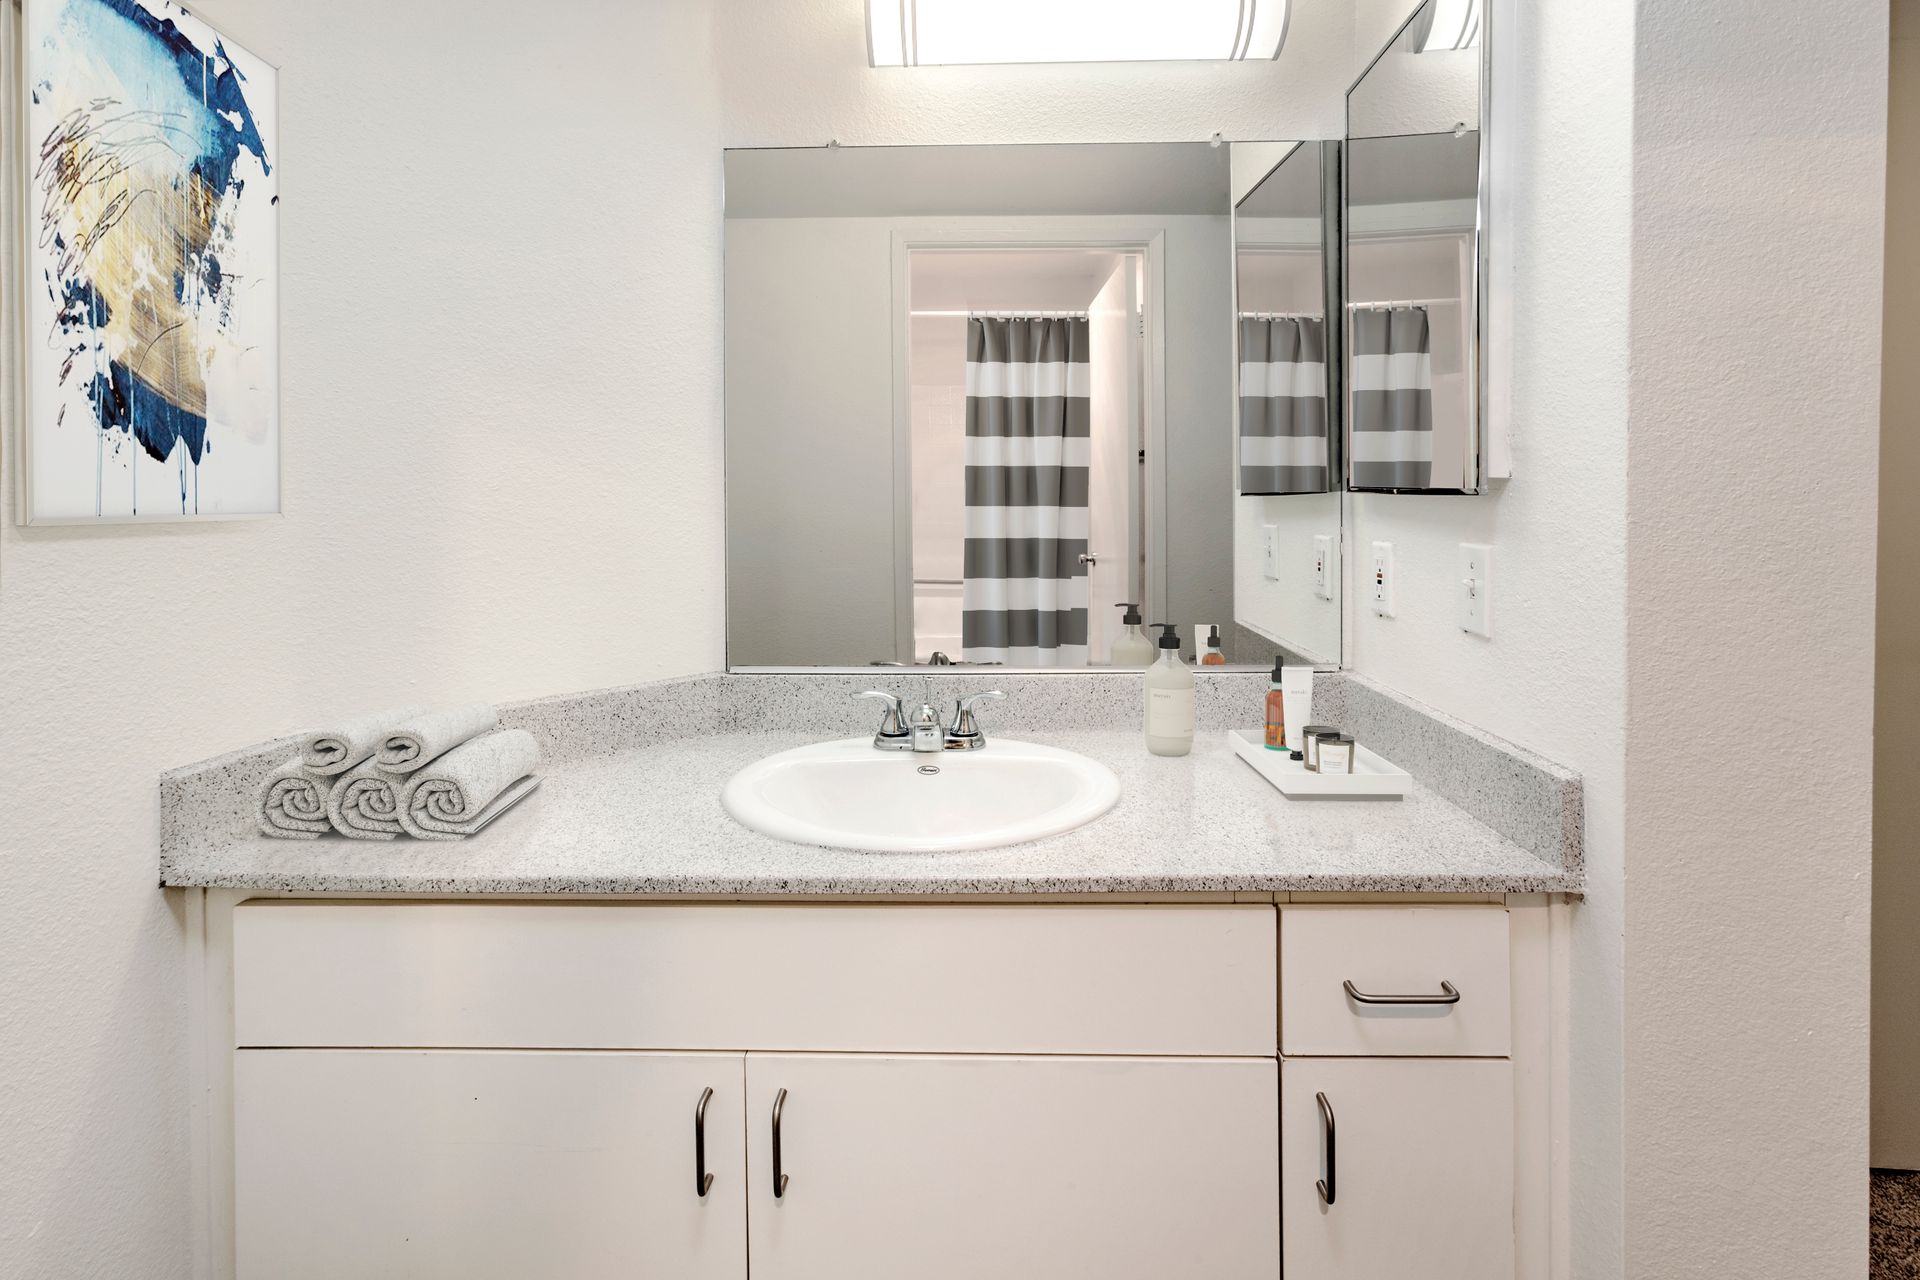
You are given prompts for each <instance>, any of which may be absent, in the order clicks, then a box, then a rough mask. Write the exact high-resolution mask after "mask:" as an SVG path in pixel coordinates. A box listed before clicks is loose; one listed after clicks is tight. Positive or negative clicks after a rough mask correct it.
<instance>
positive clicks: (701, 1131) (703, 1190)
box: [693, 1088, 713, 1200]
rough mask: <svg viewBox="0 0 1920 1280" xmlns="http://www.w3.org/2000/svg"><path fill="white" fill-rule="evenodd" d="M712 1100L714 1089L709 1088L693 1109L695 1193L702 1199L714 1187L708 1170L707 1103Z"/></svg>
mask: <svg viewBox="0 0 1920 1280" xmlns="http://www.w3.org/2000/svg"><path fill="white" fill-rule="evenodd" d="M712 1101H713V1090H712V1089H711V1088H708V1089H707V1090H706V1091H705V1092H703V1093H701V1095H700V1105H698V1106H696V1107H695V1108H694V1109H693V1194H695V1195H696V1196H699V1197H700V1198H701V1199H702V1200H704V1199H706V1198H707V1192H708V1191H710V1190H712V1188H713V1175H712V1174H710V1173H708V1172H707V1104H708V1103H709V1102H712Z"/></svg>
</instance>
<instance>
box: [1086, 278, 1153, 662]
mask: <svg viewBox="0 0 1920 1280" xmlns="http://www.w3.org/2000/svg"><path fill="white" fill-rule="evenodd" d="M1137 272H1138V267H1137V266H1136V265H1135V262H1134V259H1133V258H1132V257H1131V256H1123V257H1121V258H1120V259H1119V260H1118V261H1117V262H1116V263H1115V264H1114V268H1113V274H1112V275H1110V276H1108V277H1107V281H1106V283H1105V284H1103V285H1102V286H1101V287H1100V292H1099V293H1098V294H1097V295H1096V296H1095V297H1094V299H1093V302H1092V303H1091V304H1089V306H1088V308H1087V328H1088V345H1087V359H1088V375H1089V377H1090V378H1091V380H1092V387H1091V392H1090V395H1089V402H1088V416H1089V418H1090V420H1091V422H1092V432H1093V439H1092V442H1091V443H1092V446H1093V451H1092V459H1093V461H1092V468H1091V474H1090V476H1089V484H1088V490H1087V520H1088V526H1089V537H1088V543H1087V549H1088V551H1089V553H1090V554H1092V555H1094V556H1095V557H1096V560H1097V562H1096V563H1095V564H1093V565H1092V566H1091V567H1090V572H1089V573H1088V582H1087V612H1088V615H1089V621H1088V625H1087V645H1088V652H1089V653H1090V654H1091V655H1092V657H1091V660H1092V661H1093V662H1095V663H1100V664H1104V663H1105V662H1106V661H1107V655H1108V652H1109V651H1110V650H1111V649H1112V647H1113V639H1114V637H1115V636H1116V635H1118V634H1119V632H1120V614H1119V612H1118V611H1117V609H1116V608H1115V606H1116V605H1118V604H1120V603H1121V602H1123V601H1127V600H1135V601H1138V600H1140V597H1139V596H1138V595H1136V594H1134V593H1133V576H1134V575H1133V566H1134V564H1135V563H1136V562H1137V560H1138V558H1139V545H1140V537H1139V533H1138V530H1137V526H1138V519H1137V517H1136V515H1135V509H1136V506H1137V501H1138V500H1137V499H1136V497H1135V495H1134V491H1135V489H1136V479H1137V476H1136V473H1137V472H1138V470H1139V465H1138V462H1137V459H1138V456H1139V446H1138V445H1137V444H1135V440H1136V439H1137V438H1138V435H1139V432H1138V429H1137V427H1136V425H1135V424H1136V423H1137V422H1138V420H1139V415H1140V370H1139V360H1140V318H1139V295H1138V286H1137V283H1136V275H1137ZM1142 603H1143V604H1144V602H1142Z"/></svg>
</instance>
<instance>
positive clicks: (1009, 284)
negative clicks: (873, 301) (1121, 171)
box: [906, 247, 1149, 667]
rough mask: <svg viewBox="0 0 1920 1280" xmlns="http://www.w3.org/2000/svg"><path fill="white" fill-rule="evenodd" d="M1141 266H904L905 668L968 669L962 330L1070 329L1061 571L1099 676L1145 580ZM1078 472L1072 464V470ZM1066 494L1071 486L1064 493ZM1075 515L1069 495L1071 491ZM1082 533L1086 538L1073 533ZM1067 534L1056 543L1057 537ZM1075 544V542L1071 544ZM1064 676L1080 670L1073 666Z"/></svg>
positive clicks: (1021, 650) (1062, 260)
mask: <svg viewBox="0 0 1920 1280" xmlns="http://www.w3.org/2000/svg"><path fill="white" fill-rule="evenodd" d="M1145 275H1146V272H1145V256H1144V254H1142V253H1141V252H1139V251H1137V250H1129V249H1114V248H1097V247H1086V248H1075V247H1047V248H1004V249H1003V248H990V249H983V248H957V249H945V248H937V249H915V250H912V251H911V252H910V253H909V255H908V260H907V297H908V300H909V306H908V314H907V349H908V360H907V368H908V380H909V394H908V402H909V415H910V428H909V431H908V433H907V447H908V450H909V453H910V459H911V461H910V465H909V467H908V468H907V473H908V477H909V480H908V484H909V490H910V501H911V518H910V522H909V546H908V548H906V553H907V557H908V558H909V560H910V563H911V568H912V578H911V580H912V592H911V602H910V603H911V622H910V626H911V634H912V658H911V660H912V661H915V662H929V661H933V662H938V661H940V660H941V658H947V659H951V660H953V661H956V662H958V661H964V660H968V658H969V653H970V651H969V647H968V645H967V643H966V636H965V626H964V614H965V606H966V600H965V597H966V593H967V586H966V579H967V541H968V518H969V517H968V498H967V493H968V489H967V484H968V467H969V449H968V441H967V363H968V345H967V344H968V328H969V322H970V321H971V320H973V319H976V318H979V319H987V320H991V319H994V318H1011V317H1019V318H1026V319H1040V318H1058V319H1063V320H1082V319H1084V321H1085V322H1086V323H1085V334H1086V342H1087V352H1086V364H1087V383H1088V385H1087V389H1086V394H1087V396H1088V420H1089V427H1088V440H1087V446H1086V451H1085V454H1084V461H1085V463H1086V475H1085V486H1084V511H1083V512H1080V511H1069V512H1066V513H1064V515H1063V517H1062V518H1063V520H1064V521H1065V522H1066V525H1067V526H1068V531H1069V533H1071V534H1073V535H1078V537H1083V538H1084V542H1085V550H1084V552H1076V553H1075V554H1074V555H1073V557H1072V561H1071V567H1072V570H1073V572H1074V573H1075V575H1076V577H1077V579H1078V580H1077V581H1075V582H1074V583H1072V584H1070V585H1069V592H1070V594H1071V596H1072V601H1073V604H1074V607H1083V608H1084V609H1085V611H1086V650H1087V654H1088V660H1089V662H1090V663H1091V664H1093V665H1102V664H1104V663H1105V661H1106V659H1107V655H1108V651H1109V649H1110V647H1111V644H1112V640H1113V637H1114V636H1115V635H1116V634H1117V632H1118V630H1119V627H1120V606H1121V605H1122V604H1123V603H1125V602H1129V601H1141V600H1143V599H1144V597H1143V595H1142V591H1143V586H1144V584H1145V583H1146V581H1147V580H1148V574H1147V569H1148V566H1147V559H1148V539H1147V537H1146V528H1147V517H1148V507H1149V500H1148V493H1147V486H1146V483H1145V472H1146V465H1145V464H1146V459H1147V432H1146V414H1145V411H1144V410H1145V404H1146V394H1145V378H1146V368H1145V365H1146V362H1145V360H1144V348H1145V342H1144V331H1145V328H1146V319H1145V314H1144V313H1145V305H1144V303H1145V298H1144V293H1145V283H1146V282H1145ZM1080 460H1081V455H1080V454H1079V453H1077V452H1076V454H1075V456H1074V459H1073V461H1075V462H1078V461H1080ZM1076 484H1077V481H1076ZM1073 501H1074V504H1075V505H1076V506H1078V505H1079V503H1080V490H1079V489H1078V488H1077V487H1076V488H1075V489H1074V499H1073ZM1082 529H1084V533H1082ZM1064 536H1066V535H1063V537H1064ZM1076 540H1077V539H1076ZM985 652H990V651H987V650H983V649H981V648H980V647H978V646H975V647H974V648H973V649H972V650H971V655H972V659H973V660H986V661H996V660H997V661H1005V662H1006V663H1007V664H1008V665H1018V666H1041V667H1045V666H1051V665H1056V662H1055V661H1054V660H1052V659H1051V658H1050V657H1049V654H1048V651H1047V650H1046V649H1044V648H1042V649H1033V648H1032V647H1030V646H1015V647H1013V648H1011V649H1008V650H1007V651H1006V654H1007V656H1006V657H1003V658H993V657H986V658H982V657H981V656H980V655H982V654H983V653H985ZM1074 665H1078V663H1075V664H1074Z"/></svg>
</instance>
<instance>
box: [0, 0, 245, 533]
mask: <svg viewBox="0 0 1920 1280" xmlns="http://www.w3.org/2000/svg"><path fill="white" fill-rule="evenodd" d="M4 18H5V20H6V26H7V37H8V38H7V41H6V66H5V71H6V79H7V83H6V86H5V89H6V92H7V93H8V94H9V95H10V97H9V102H10V103H11V104H12V105H14V106H15V107H16V108H17V109H16V110H13V111H10V112H9V113H8V114H9V116H10V117H11V118H13V119H14V120H16V121H17V122H18V124H17V127H16V128H15V129H14V130H12V131H10V136H9V137H7V139H6V140H5V146H6V150H7V154H6V171H7V172H6V177H7V191H6V200H5V204H6V220H7V225H6V232H7V234H6V249H7V257H8V259H9V263H8V265H7V268H6V286H7V288H6V293H7V297H8V300H9V304H10V306H12V307H14V308H16V309H17V310H15V312H14V313H13V314H12V315H10V316H9V321H10V323H9V324H8V326H7V327H8V328H9V329H10V330H11V331H12V332H13V333H15V334H17V335H18V336H17V339H16V340H15V341H12V342H9V343H8V344H7V346H8V351H7V353H6V359H7V362H8V373H9V377H8V379H7V381H8V384H9V386H10V387H11V388H14V390H12V391H11V392H10V394H9V396H8V403H7V406H6V407H7V409H8V411H9V416H10V417H11V419H12V423H11V426H12V432H11V434H12V436H13V442H12V443H13V449H12V457H11V459H10V460H11V461H12V463H13V466H14V469H15V495H16V500H15V518H16V520H17V522H18V523H21V524H29V525H54V524H121V523H159V522H173V521H197V520H234V519H250V518H258V517H264V516H272V515H277V514H278V513H279V511H280V500H281V483H280V479H281V465H280V451H281V438H280V427H281V409H280V299H279V289H280V265H279V264H280V253H279V243H280V231H279V198H278V197H279V181H278V178H279V127H278V126H279V85H278V81H279V69H278V68H277V67H276V66H274V65H273V64H272V63H270V62H268V61H267V60H266V59H264V58H261V57H260V56H259V55H257V54H255V53H253V52H252V50H251V49H249V48H248V47H247V46H246V45H244V44H242V43H241V42H240V41H239V40H237V39H236V38H234V37H233V36H232V35H230V34H228V33H226V32H224V31H222V30H220V29H217V28H215V27H214V26H213V25H212V24H210V23H208V22H206V21H205V20H203V19H201V18H200V17H198V16H197V15H195V14H194V13H192V12H191V11H189V10H188V9H186V8H184V7H183V6H181V5H178V4H175V3H173V2H172V0H15V4H13V5H10V6H9V8H8V11H7V12H6V13H5V14H4ZM192 81H197V84H195V83H191V82H192ZM76 246H85V250H84V252H81V251H76Z"/></svg>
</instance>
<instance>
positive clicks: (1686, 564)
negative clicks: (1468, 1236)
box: [1515, 0, 1904, 1280]
mask: <svg viewBox="0 0 1920 1280" xmlns="http://www.w3.org/2000/svg"><path fill="white" fill-rule="evenodd" d="M1636 10H1637V14H1638V21H1637V25H1636V30H1635V40H1634V43H1635V49H1636V53H1635V64H1636V75H1635V80H1634V90H1633V99H1634V155H1633V173H1634V209H1633V266H1632V270H1633V296H1632V313H1631V317H1630V325H1631V331H1632V356H1631V364H1632V384H1631V392H1630V403H1631V410H1630V413H1631V424H1630V427H1629V462H1628V473H1627V474H1628V479H1627V510H1628V515H1629V521H1628V562H1627V580H1628V584H1629V589H1628V597H1627V617H1628V630H1627V650H1628V654H1629V657H1630V662H1629V666H1628V671H1629V680H1628V689H1627V711H1628V736H1627V741H1628V744H1629V747H1630V750H1629V753H1628V757H1627V772H1626V783H1627V809H1626V813H1627V825H1626V849H1627V864H1626V875H1627V884H1628V888H1629V892H1628V897H1627V913H1626V932H1627V941H1628V947H1627V952H1626V1001H1625V1007H1626V1013H1627V1018H1626V1035H1625V1061H1626V1076H1625V1090H1626V1093H1625V1096H1626V1113H1627V1128H1626V1149H1625V1155H1626V1168H1627V1215H1626V1217H1627V1239H1626V1247H1627V1268H1626V1270H1627V1274H1628V1275H1630V1276H1649V1277H1651V1276H1661V1277H1671V1276H1707V1275H1712V1276H1737V1275H1747V1276H1762V1275H1764V1276H1793V1277H1796V1278H1800V1280H1815V1278H1817V1277H1835V1278H1836V1280H1837V1278H1838V1277H1857V1276H1860V1275H1864V1274H1865V1273H1866V1266H1867V1231H1866V1176H1867V1174H1866V1170H1867V1155H1868V1153H1867V1079H1868V1069H1867V1061H1868V1052H1867V1024H1868V936H1867V931H1868V916H1869V880H1870V870H1871V848H1870V814H1871V799H1872V796H1871V788H1872V728H1873V674H1874V673H1873V647H1874V539H1875V523H1876V522H1875V516H1876V494H1877V467H1878V436H1879V427H1880V414H1879V394H1880V368H1879V362H1880V310H1881V292H1880V275H1881V237H1882V224H1883V213H1884V195H1883V189H1882V183H1883V177H1884V173H1885V148H1886V83H1887V82H1886V67H1887V18H1888V7H1887V0H1828V3H1825V4H1820V5H1813V6H1809V5H1806V4H1804V3H1801V0H1638V3H1637V4H1636ZM1515 483H1516V485H1517V484H1518V481H1516V482H1515ZM1903 497H1904V495H1903ZM1810 779H1813V780H1815V781H1813V782H1811V783H1810V781H1809V780H1810Z"/></svg>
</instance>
